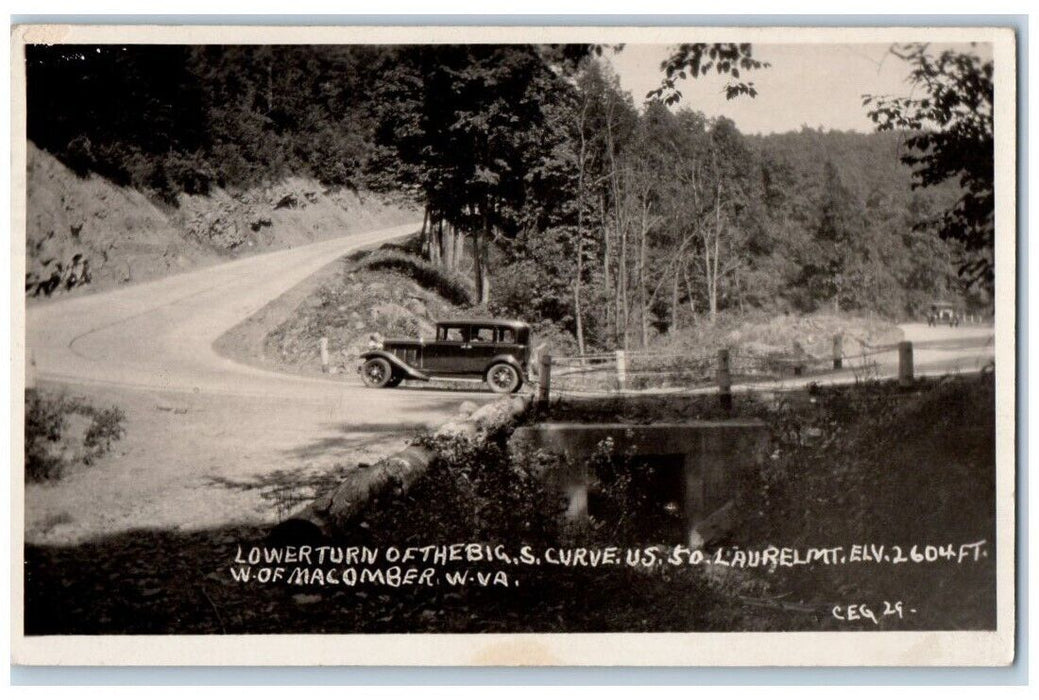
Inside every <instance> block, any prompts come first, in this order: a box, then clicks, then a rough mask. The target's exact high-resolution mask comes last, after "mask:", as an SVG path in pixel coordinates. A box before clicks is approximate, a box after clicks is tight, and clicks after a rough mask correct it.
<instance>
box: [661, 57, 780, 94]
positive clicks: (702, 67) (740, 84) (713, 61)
mask: <svg viewBox="0 0 1039 700" xmlns="http://www.w3.org/2000/svg"><path fill="white" fill-rule="evenodd" d="M769 66H770V64H769V63H768V62H767V61H759V60H758V59H756V58H754V49H753V47H752V46H751V45H750V44H735V43H721V44H705V43H698V44H680V45H679V46H678V47H677V48H676V49H675V50H674V52H673V53H672V54H671V56H669V57H668V58H667V60H666V61H664V62H663V64H662V65H661V68H662V69H663V70H664V79H663V81H662V82H661V86H660V87H659V88H657V89H656V90H652V91H650V93H649V94H648V95H646V97H647V98H652V99H660V100H663V101H664V102H665V103H666V104H669V105H670V104H675V103H677V102H678V101H679V100H681V99H682V93H681V92H679V91H678V89H677V88H676V87H675V83H676V82H677V81H678V80H680V79H681V80H684V79H685V78H686V77H689V78H697V77H700V76H706V75H708V74H710V73H711V71H712V70H713V71H714V72H715V73H716V74H718V75H721V76H725V77H726V78H728V79H729V81H728V82H727V83H726V85H725V97H726V98H727V99H730V100H731V99H733V98H734V97H739V96H740V95H747V96H749V97H755V96H756V95H757V94H758V91H757V88H755V87H754V83H753V82H752V81H750V82H747V81H744V80H743V73H749V72H750V71H752V70H759V69H762V68H768V67H769Z"/></svg>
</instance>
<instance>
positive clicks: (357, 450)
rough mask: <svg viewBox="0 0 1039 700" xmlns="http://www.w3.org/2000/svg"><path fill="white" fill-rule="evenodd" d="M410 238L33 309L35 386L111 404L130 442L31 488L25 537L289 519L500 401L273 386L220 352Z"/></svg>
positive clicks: (278, 382) (363, 236)
mask: <svg viewBox="0 0 1039 700" xmlns="http://www.w3.org/2000/svg"><path fill="white" fill-rule="evenodd" d="M417 228H418V226H417V225H415V224H409V225H406V226H398V227H395V228H390V229H383V230H379V231H371V232H367V233H360V234H354V235H351V236H348V237H344V238H339V239H334V240H328V241H322V242H319V243H314V244H310V245H307V246H301V247H296V248H292V249H287V250H280V251H275V252H270V253H264V254H258V255H254V256H250V257H246V258H242V259H240V260H236V261H233V262H229V263H224V264H219V265H215V266H211V267H206V268H204V269H200V270H196V271H192V272H188V273H184V274H178V275H174V276H172V277H167V278H164V279H160V280H155V281H151V282H147V283H143V284H139V285H134V286H132V287H125V288H121V289H117V290H113V291H108V292H101V293H97V294H93V295H87V296H81V297H76V298H73V299H67V300H56V301H48V302H44V303H41V304H39V305H34V306H32V307H30V308H29V309H28V310H27V315H26V336H27V337H26V342H27V357H29V358H31V359H32V360H33V361H34V364H35V375H36V378H37V380H38V381H39V382H40V383H41V384H48V385H49V384H57V385H59V386H61V387H64V388H66V390H69V391H71V393H73V394H82V395H86V396H87V397H88V398H89V399H90V400H91V401H92V402H94V403H96V404H98V405H116V406H119V407H121V408H122V409H123V410H124V411H125V413H126V415H127V420H126V436H125V437H124V438H123V439H122V440H121V441H119V442H118V443H116V444H115V449H114V451H113V452H112V453H111V454H109V455H107V456H106V457H104V458H102V459H101V460H99V461H98V462H97V463H96V464H94V465H92V466H91V467H90V468H88V469H81V470H79V471H76V472H74V473H70V474H69V475H67V476H66V477H64V478H62V479H61V480H60V481H57V482H54V483H53V484H46V485H42V486H40V485H28V486H27V488H26V537H27V539H29V540H31V541H33V540H34V541H41V542H42V541H50V542H66V541H75V540H80V539H85V538H90V537H94V536H97V535H101V534H106V533H112V532H118V531H125V530H127V529H134V528H142V527H143V528H151V527H166V528H168V527H182V528H183V527H187V528H200V527H212V526H216V525H220V524H226V523H228V522H256V521H270V520H273V519H275V518H277V517H278V516H279V515H281V514H282V513H281V511H284V510H285V509H286V508H291V507H292V504H291V503H288V502H287V501H286V494H288V497H291V498H296V497H305V495H306V493H307V489H308V486H307V485H308V483H312V482H314V481H315V480H316V479H319V478H320V477H321V476H322V475H327V474H328V472H329V471H330V470H332V469H338V468H349V467H352V466H353V465H354V464H356V463H357V462H358V461H374V460H375V459H378V458H379V457H381V456H383V455H385V454H388V453H391V452H393V451H395V450H396V449H399V448H400V447H401V446H402V445H403V443H404V441H405V439H406V438H407V437H408V436H410V435H412V434H414V433H415V432H417V431H419V430H421V429H423V428H425V427H432V426H436V425H439V424H440V423H442V422H444V421H445V420H447V419H448V418H450V417H451V416H452V415H454V414H455V413H456V412H457V410H458V407H459V405H460V404H461V403H462V402H463V401H465V400H475V401H478V402H479V401H487V400H491V399H493V398H494V395H493V394H490V393H489V392H486V391H485V392H457V391H455V392H452V391H436V390H430V389H429V388H426V387H421V388H414V389H410V390H409V389H406V388H397V389H392V390H373V389H368V388H366V387H364V386H363V385H362V384H361V383H360V380H359V379H358V378H357V377H348V378H347V379H346V381H343V379H341V378H340V379H338V380H326V379H321V378H311V377H300V376H294V375H285V374H278V373H275V372H270V371H265V370H263V369H259V368H254V367H249V366H246V365H242V364H239V363H236V362H233V361H231V360H229V359H227V358H224V357H221V356H220V355H218V354H217V353H216V352H215V351H214V350H213V343H214V341H215V340H216V339H217V338H218V337H219V336H220V335H222V334H223V333H224V332H225V331H227V330H228V329H230V328H231V327H233V326H234V325H236V324H237V323H239V322H240V321H242V320H243V319H245V318H247V317H248V316H250V315H251V314H252V313H254V312H255V311H257V310H259V309H260V308H262V307H263V306H264V305H265V304H267V303H268V302H269V301H271V300H272V299H275V298H276V297H278V296H279V295H281V294H282V293H284V292H285V291H287V290H288V289H290V288H292V287H293V286H295V285H296V284H298V283H299V282H301V281H303V280H304V279H306V278H307V277H308V276H310V275H311V274H313V273H314V272H316V271H317V270H319V269H320V268H322V267H323V266H325V265H327V264H328V263H330V262H332V261H333V260H335V259H336V258H339V257H341V256H343V255H345V254H347V253H350V252H351V251H353V250H356V249H357V248H360V247H364V246H370V245H373V244H379V243H382V242H385V241H388V240H392V239H394V238H398V237H400V236H403V235H406V234H409V233H412V232H414V231H415V230H416V229H417ZM310 488H313V486H311V487H310ZM279 494H281V495H279Z"/></svg>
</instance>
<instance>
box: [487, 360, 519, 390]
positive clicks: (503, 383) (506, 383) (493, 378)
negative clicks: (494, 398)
mask: <svg viewBox="0 0 1039 700" xmlns="http://www.w3.org/2000/svg"><path fill="white" fill-rule="evenodd" d="M522 382H523V380H522V379H521V378H520V375H519V372H517V371H516V368H515V367H513V366H512V365H507V364H505V363H504V362H503V363H499V364H496V365H493V366H492V367H491V368H490V369H489V370H488V371H487V386H489V387H491V391H493V392H494V393H496V394H511V393H512V392H514V391H516V390H517V389H519V388H520V384H522Z"/></svg>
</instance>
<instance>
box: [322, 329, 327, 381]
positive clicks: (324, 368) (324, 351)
mask: <svg viewBox="0 0 1039 700" xmlns="http://www.w3.org/2000/svg"><path fill="white" fill-rule="evenodd" d="M321 371H322V372H324V373H325V374H328V338H321Z"/></svg>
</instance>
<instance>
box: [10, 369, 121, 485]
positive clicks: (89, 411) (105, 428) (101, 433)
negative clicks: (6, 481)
mask: <svg viewBox="0 0 1039 700" xmlns="http://www.w3.org/2000/svg"><path fill="white" fill-rule="evenodd" d="M73 416H80V417H82V418H85V419H87V421H88V424H87V425H86V426H85V429H83V430H81V431H79V432H78V433H76V432H75V431H72V430H70V427H71V426H70V418H72V417H73ZM125 420H126V414H125V413H123V411H122V409H120V408H118V407H116V406H112V407H109V408H98V407H96V406H94V405H92V404H90V403H87V402H86V401H84V400H83V399H80V398H76V397H69V396H66V395H65V394H57V395H50V394H46V393H44V392H41V391H39V390H37V389H26V391H25V478H26V481H30V482H36V481H49V480H52V479H59V478H61V476H62V475H63V474H64V473H65V471H66V470H67V469H68V468H69V467H71V466H74V465H76V464H90V463H91V462H93V461H94V460H95V459H97V458H98V457H100V456H102V455H104V454H105V453H107V452H108V451H109V450H110V449H111V447H112V443H113V442H116V441H118V440H119V439H121V438H122V437H123V435H124V434H125V432H126V428H125V427H124V425H123V423H124V421H125Z"/></svg>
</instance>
